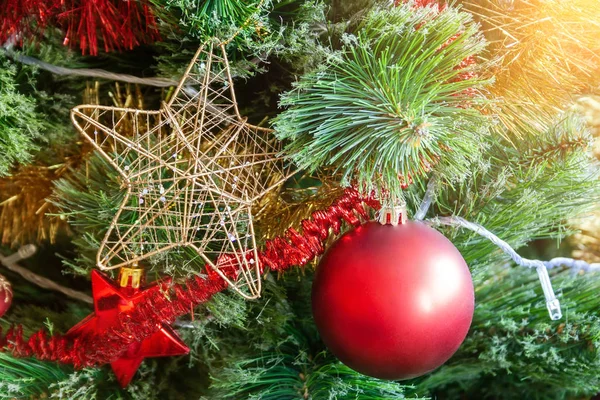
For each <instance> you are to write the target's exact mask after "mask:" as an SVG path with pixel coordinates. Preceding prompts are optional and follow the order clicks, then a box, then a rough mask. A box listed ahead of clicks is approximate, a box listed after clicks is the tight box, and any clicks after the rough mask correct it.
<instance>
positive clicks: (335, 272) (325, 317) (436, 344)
mask: <svg viewBox="0 0 600 400" xmlns="http://www.w3.org/2000/svg"><path fill="white" fill-rule="evenodd" d="M312 308H313V315H314V318H315V322H316V324H317V328H318V330H319V332H320V334H321V337H322V339H323V342H324V343H325V344H326V345H327V347H328V348H329V349H330V350H331V352H332V353H333V354H335V355H336V356H337V357H338V358H339V359H340V361H342V362H343V363H344V364H346V365H348V366H349V367H350V368H352V369H355V370H356V371H359V372H361V373H363V374H365V375H370V376H373V377H377V378H382V379H393V380H397V379H408V378H413V377H416V376H419V375H423V374H425V373H427V372H429V371H432V370H434V369H435V368H437V367H439V366H440V365H442V364H443V363H444V362H446V360H448V359H449V358H450V357H451V356H452V354H454V352H456V350H457V349H458V348H459V346H460V345H461V343H462V342H463V340H464V338H465V336H466V335H467V332H468V330H469V326H470V325H471V320H472V317H473V309H474V290H473V282H472V280H471V274H470V272H469V268H468V267H467V265H466V263H465V261H464V259H463V258H462V256H461V255H460V253H459V251H458V250H457V249H456V247H454V245H453V244H452V243H451V242H450V241H449V240H448V239H446V238H445V237H444V236H443V235H442V234H441V233H439V232H437V231H436V230H434V229H432V228H430V227H428V226H427V225H425V224H423V223H420V222H410V221H409V222H406V223H404V224H401V225H398V226H392V225H382V224H379V223H377V222H370V223H367V224H365V225H362V226H360V227H358V228H356V229H354V230H353V231H350V232H348V233H346V234H345V235H344V236H342V237H341V238H340V239H339V240H338V241H337V242H335V243H334V244H333V245H332V246H331V247H330V248H329V250H328V251H327V253H326V254H325V256H324V257H323V259H322V260H321V262H320V264H319V266H318V268H317V272H316V275H315V280H314V283H313V291H312Z"/></svg>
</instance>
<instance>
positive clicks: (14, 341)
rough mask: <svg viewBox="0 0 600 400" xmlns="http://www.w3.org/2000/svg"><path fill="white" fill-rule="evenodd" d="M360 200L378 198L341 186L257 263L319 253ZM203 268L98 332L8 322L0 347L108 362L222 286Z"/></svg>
mask: <svg viewBox="0 0 600 400" xmlns="http://www.w3.org/2000/svg"><path fill="white" fill-rule="evenodd" d="M363 203H364V204H366V205H368V206H369V207H371V208H374V209H379V208H380V204H379V202H378V201H376V200H374V199H371V198H367V197H363V196H361V195H360V194H359V193H358V191H356V190H355V189H346V190H345V192H344V194H343V195H342V196H341V197H340V198H339V199H337V200H336V201H335V202H334V203H333V204H332V205H331V206H329V207H328V208H327V209H326V210H320V211H315V212H314V213H312V216H311V218H310V219H306V220H304V221H302V231H303V232H302V233H299V232H298V231H296V230H294V229H292V228H290V229H288V230H287V232H286V233H285V235H284V236H283V237H277V238H275V239H273V240H269V241H268V242H267V243H266V245H265V249H264V251H262V252H261V253H260V254H259V258H260V260H261V265H262V266H263V268H265V267H268V268H270V269H271V270H273V271H284V270H286V269H288V268H290V267H292V266H302V265H306V264H307V263H308V262H309V261H311V260H312V259H314V258H315V257H316V256H317V255H319V254H321V253H323V251H324V243H325V241H326V240H327V238H328V237H329V235H330V234H331V232H332V231H333V232H334V233H335V234H338V233H339V232H340V229H341V227H342V223H343V222H344V221H345V222H346V223H348V224H351V225H355V226H356V225H360V218H361V217H362V218H364V219H366V218H368V215H367V212H366V210H365V208H364V206H363ZM207 271H209V273H208V276H207V277H206V278H201V277H194V278H192V279H189V280H187V281H186V282H185V284H183V285H181V284H176V285H174V286H173V287H172V288H171V290H170V293H169V296H168V298H167V297H166V296H165V294H164V293H161V292H156V293H155V294H152V295H150V296H149V297H148V300H147V301H146V302H145V303H143V304H140V305H139V306H138V307H137V308H135V309H134V310H132V311H130V312H127V313H123V314H122V315H121V317H120V320H119V322H118V323H117V325H116V326H114V327H113V328H112V329H111V330H109V331H107V332H106V333H105V334H103V335H94V336H85V337H76V338H73V337H68V336H64V335H54V336H52V337H49V336H48V335H47V333H46V331H45V330H43V329H42V330H39V331H38V332H36V333H34V334H33V335H32V336H31V337H30V338H29V339H28V340H26V339H25V338H24V336H23V330H22V328H21V327H13V328H11V329H9V330H8V331H7V332H6V334H5V335H2V331H1V329H0V348H2V350H4V351H7V350H8V351H11V352H12V354H13V355H14V356H16V357H35V358H37V359H40V360H48V361H58V362H61V363H67V364H73V365H74V366H75V367H76V368H83V367H91V366H97V365H102V364H106V363H110V362H112V361H113V360H115V359H117V358H118V357H119V356H120V355H121V354H122V353H123V352H124V351H125V350H126V349H127V348H128V347H129V345H130V344H132V343H134V342H140V341H142V340H144V339H146V338H148V337H150V336H151V335H152V334H153V333H155V332H156V331H157V330H158V329H159V328H160V326H161V324H162V323H165V324H171V323H173V321H175V319H176V318H177V317H179V316H181V315H185V314H187V313H189V312H190V310H191V309H193V307H195V306H197V305H199V304H201V303H204V302H206V301H208V300H209V299H210V298H211V296H213V295H214V294H216V293H218V292H220V291H222V290H224V289H225V288H226V287H227V285H226V283H225V282H224V280H223V279H222V278H220V277H219V275H218V274H216V273H215V272H214V271H212V269H211V268H210V267H207Z"/></svg>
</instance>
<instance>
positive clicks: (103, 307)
mask: <svg viewBox="0 0 600 400" xmlns="http://www.w3.org/2000/svg"><path fill="white" fill-rule="evenodd" d="M168 284H169V282H168V281H163V282H161V283H157V282H155V283H154V284H152V285H150V286H148V287H146V288H144V289H134V288H132V287H131V286H129V287H123V288H122V287H118V286H116V285H115V284H114V283H113V282H112V281H111V280H110V279H109V278H108V277H107V276H106V275H104V274H102V273H101V272H98V271H95V270H94V271H92V293H93V296H94V313H93V314H91V315H89V316H88V317H87V318H85V319H84V320H83V321H81V322H80V323H79V324H77V325H75V326H74V327H73V328H71V330H70V331H69V332H68V333H67V336H71V337H78V336H89V335H99V334H102V333H105V332H107V331H108V330H110V329H112V328H114V327H115V326H116V325H117V322H118V321H119V318H120V316H121V315H123V314H125V313H127V312H129V311H132V310H135V308H136V307H137V306H138V305H140V304H141V303H143V302H144V301H147V299H148V297H149V296H150V295H160V293H161V291H162V292H164V291H165V290H168ZM163 296H164V294H163ZM156 326H157V328H158V330H157V331H156V332H154V333H153V334H152V335H150V336H149V337H147V338H146V339H143V340H141V341H134V342H131V343H129V344H128V346H127V348H126V349H125V352H124V353H123V354H121V355H120V356H119V358H117V359H115V360H114V361H112V362H111V366H112V369H113V371H114V372H115V375H116V376H117V380H118V381H119V383H120V384H121V386H122V387H125V386H127V385H128V384H129V382H130V381H131V379H132V378H133V375H134V374H135V372H136V371H137V369H138V368H139V366H140V364H141V363H142V361H144V358H146V357H162V356H177V355H182V354H187V353H188V352H189V349H188V348H187V346H186V345H185V344H184V343H183V342H182V341H181V339H179V336H177V334H176V333H175V331H173V329H171V328H170V327H169V326H168V325H165V324H163V323H160V322H158V323H156Z"/></svg>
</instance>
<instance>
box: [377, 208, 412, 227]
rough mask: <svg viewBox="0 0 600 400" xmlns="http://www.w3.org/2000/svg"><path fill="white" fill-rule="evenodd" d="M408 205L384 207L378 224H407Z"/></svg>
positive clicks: (378, 217)
mask: <svg viewBox="0 0 600 400" xmlns="http://www.w3.org/2000/svg"><path fill="white" fill-rule="evenodd" d="M407 220H408V218H407V217H406V203H402V204H400V205H396V206H389V205H388V206H383V207H381V210H379V213H378V215H377V222H379V223H380V224H381V225H392V226H396V225H399V224H400V225H402V224H404V223H406V221H407Z"/></svg>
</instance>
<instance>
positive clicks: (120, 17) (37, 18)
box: [0, 0, 160, 55]
mask: <svg viewBox="0 0 600 400" xmlns="http://www.w3.org/2000/svg"><path fill="white" fill-rule="evenodd" d="M51 25H54V26H57V27H58V28H60V29H63V30H64V31H65V38H64V44H65V45H71V46H74V45H77V44H78V45H79V48H80V49H81V52H82V53H83V54H86V53H88V54H92V55H96V54H98V43H99V42H100V43H101V44H102V45H103V47H104V50H105V51H106V52H109V51H114V50H130V49H132V48H133V47H135V46H138V45H140V44H143V43H152V42H154V41H155V40H158V39H159V38H160V36H159V33H158V26H157V22H156V19H155V17H154V14H153V13H152V10H151V8H150V5H149V3H148V0H138V1H123V0H3V1H0V45H2V44H4V43H5V42H7V41H9V40H10V41H15V42H17V43H21V42H22V41H23V38H27V37H30V36H36V35H39V34H41V32H42V31H43V30H44V28H45V27H47V26H51Z"/></svg>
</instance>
